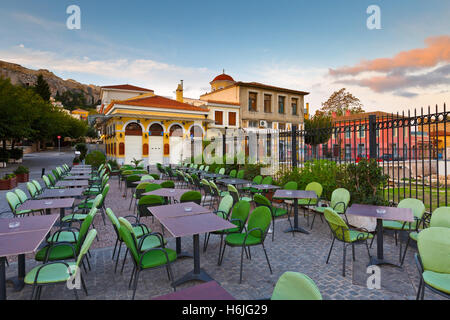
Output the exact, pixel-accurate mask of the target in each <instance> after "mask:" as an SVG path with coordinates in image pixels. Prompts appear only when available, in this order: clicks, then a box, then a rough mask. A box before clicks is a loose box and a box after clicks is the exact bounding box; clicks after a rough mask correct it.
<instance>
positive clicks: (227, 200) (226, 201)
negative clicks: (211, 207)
mask: <svg viewBox="0 0 450 320" xmlns="http://www.w3.org/2000/svg"><path fill="white" fill-rule="evenodd" d="M232 207H233V197H232V196H230V195H229V194H227V195H226V196H224V197H223V198H222V200H220V203H219V208H217V215H218V216H220V217H221V218H222V219H227V218H228V215H229V214H230V210H231V208H232Z"/></svg>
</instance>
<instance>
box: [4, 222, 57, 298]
mask: <svg viewBox="0 0 450 320" xmlns="http://www.w3.org/2000/svg"><path fill="white" fill-rule="evenodd" d="M57 219H58V215H56V214H54V215H49V216H36V217H24V218H20V219H18V218H12V219H0V300H6V271H5V263H6V257H9V256H16V255H17V256H18V262H17V268H18V272H17V278H13V279H9V281H11V282H12V283H13V284H14V287H15V289H16V291H19V290H21V289H22V288H23V287H24V285H25V284H24V282H23V279H24V278H25V255H26V254H28V253H33V252H35V251H36V250H37V249H38V247H39V245H40V244H41V243H42V241H43V240H44V239H45V238H46V236H47V234H48V233H49V232H50V230H51V228H52V227H53V225H54V224H55V222H56V220H57ZM13 222H20V225H19V226H18V227H16V228H12V229H11V228H10V227H9V224H10V223H13Z"/></svg>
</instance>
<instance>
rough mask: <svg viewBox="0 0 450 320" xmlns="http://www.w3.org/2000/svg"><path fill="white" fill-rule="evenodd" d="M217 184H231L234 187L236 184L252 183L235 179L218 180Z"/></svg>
mask: <svg viewBox="0 0 450 320" xmlns="http://www.w3.org/2000/svg"><path fill="white" fill-rule="evenodd" d="M217 182H219V183H222V184H233V185H236V184H249V183H252V182H251V181H249V180H244V179H237V178H229V179H228V178H227V179H220V180H217Z"/></svg>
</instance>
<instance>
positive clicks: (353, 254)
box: [352, 243, 356, 261]
mask: <svg viewBox="0 0 450 320" xmlns="http://www.w3.org/2000/svg"><path fill="white" fill-rule="evenodd" d="M352 256H353V261H356V259H355V244H354V243H352Z"/></svg>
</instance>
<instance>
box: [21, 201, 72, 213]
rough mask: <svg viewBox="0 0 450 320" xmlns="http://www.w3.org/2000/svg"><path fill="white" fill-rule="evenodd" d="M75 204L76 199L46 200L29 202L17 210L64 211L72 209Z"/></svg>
mask: <svg viewBox="0 0 450 320" xmlns="http://www.w3.org/2000/svg"><path fill="white" fill-rule="evenodd" d="M74 202H75V199H74V198H63V199H56V198H51V199H45V200H28V201H26V202H25V203H24V204H21V205H20V206H19V207H18V208H17V210H19V211H22V210H45V209H62V208H71V207H72V206H73V203H74Z"/></svg>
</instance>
